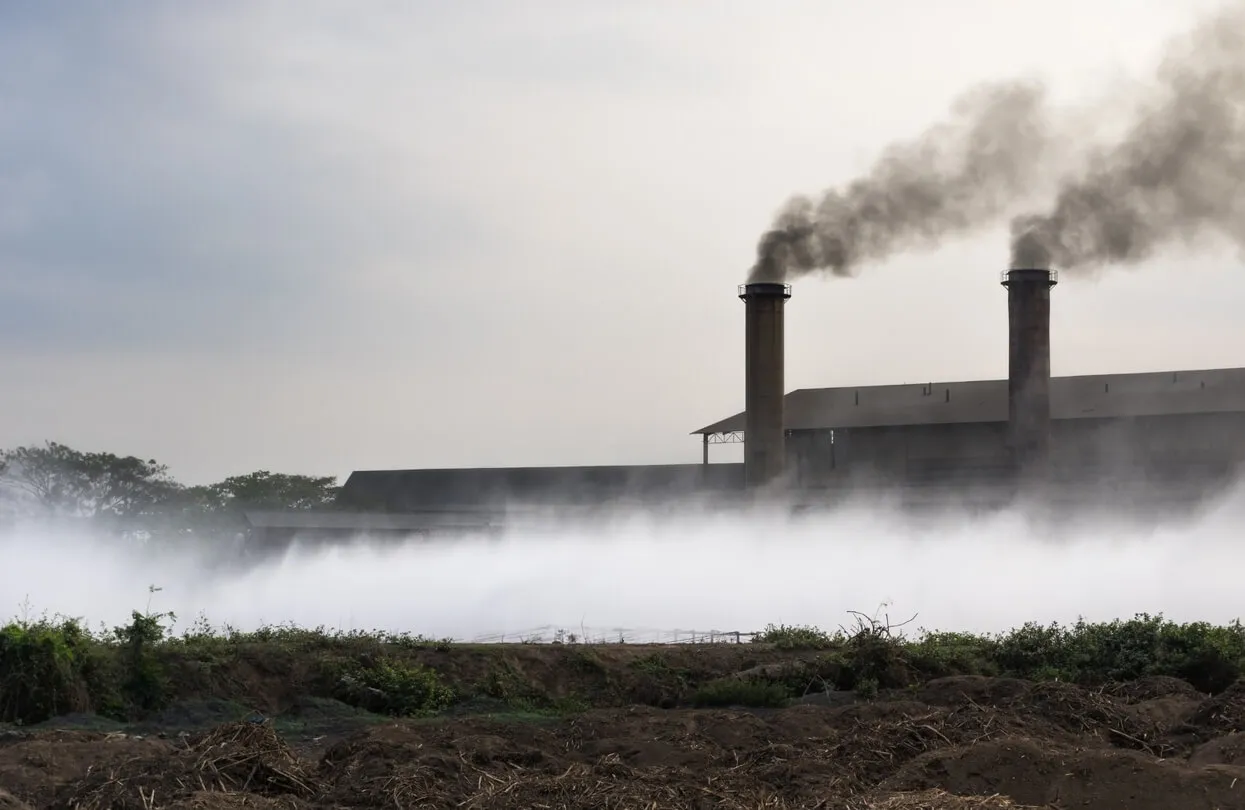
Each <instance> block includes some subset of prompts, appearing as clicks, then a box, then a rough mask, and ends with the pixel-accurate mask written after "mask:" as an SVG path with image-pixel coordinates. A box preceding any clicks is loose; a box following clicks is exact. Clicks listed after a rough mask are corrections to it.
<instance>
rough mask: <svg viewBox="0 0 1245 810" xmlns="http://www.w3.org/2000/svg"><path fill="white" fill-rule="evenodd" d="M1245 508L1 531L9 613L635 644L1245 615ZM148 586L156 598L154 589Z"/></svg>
mask: <svg viewBox="0 0 1245 810" xmlns="http://www.w3.org/2000/svg"><path fill="white" fill-rule="evenodd" d="M1242 511H1245V491H1241V490H1237V491H1235V492H1234V493H1233V494H1231V495H1230V496H1228V497H1226V498H1225V499H1223V500H1221V501H1220V502H1218V503H1216V504H1214V505H1213V506H1212V507H1211V508H1210V509H1209V510H1208V511H1207V512H1206V513H1205V514H1202V515H1200V516H1197V517H1192V516H1185V517H1180V516H1171V518H1172V519H1171V520H1170V521H1165V522H1160V523H1159V524H1155V523H1154V522H1150V521H1140V520H1133V519H1131V517H1132V516H1130V515H1126V514H1118V513H1115V514H1112V513H1105V512H1104V513H1099V514H1086V515H1081V516H1079V517H1077V518H1076V519H1075V520H1073V521H1071V522H1067V521H1060V522H1059V523H1050V522H1049V521H1041V522H1037V521H1034V520H1031V519H1030V518H1029V517H1028V516H1026V514H1025V513H1024V512H1023V511H1022V510H1011V511H1008V512H1003V513H998V514H995V515H992V516H984V517H968V516H966V515H965V514H963V513H956V512H948V513H945V514H942V515H941V516H925V517H917V518H914V517H900V516H899V515H898V513H897V512H894V511H892V510H889V509H887V508H886V504H878V503H867V502H863V501H861V502H858V503H856V504H854V505H853V506H852V507H850V508H846V509H842V510H839V511H836V512H834V513H831V514H828V515H819V516H815V517H805V518H800V519H796V520H792V519H790V518H787V519H782V518H779V517H776V516H775V514H773V513H766V512H763V511H758V512H752V513H739V514H722V513H721V512H720V511H719V512H718V513H717V514H704V513H695V512H691V511H689V512H686V513H684V514H683V515H681V516H669V515H667V516H664V517H655V516H652V515H645V514H642V513H634V512H632V513H620V514H618V515H616V516H615V517H614V518H613V519H612V520H605V521H602V520H594V521H592V522H591V523H590V524H587V523H585V524H583V525H574V524H572V523H569V522H566V521H560V522H555V521H550V522H547V523H541V524H538V525H534V526H529V527H526V528H514V529H511V530H509V531H508V532H507V533H506V535H505V536H504V537H502V538H500V539H498V540H494V541H489V540H486V539H484V538H474V539H467V540H459V541H454V542H443V543H436V544H431V545H429V544H413V543H408V544H396V543H389V544H373V545H368V544H366V543H363V542H359V543H356V544H349V545H346V544H343V545H338V546H334V547H331V548H328V549H321V550H311V549H300V548H297V547H295V548H293V549H291V550H289V551H288V553H286V554H285V555H284V556H281V557H278V558H275V559H272V560H270V561H268V562H266V563H263V564H261V565H259V566H257V567H251V568H246V569H244V570H238V569H233V568H216V570H213V568H214V567H217V566H219V565H220V563H221V558H222V557H223V556H224V555H222V553H221V552H220V550H219V549H216V550H201V551H198V552H196V551H192V550H183V551H174V550H169V549H165V550H164V551H162V552H161V553H160V554H154V555H153V554H152V553H151V552H150V551H149V550H144V549H142V548H138V547H135V546H128V547H126V546H119V545H116V544H115V543H108V542H104V541H101V540H100V539H99V538H92V537H86V536H74V535H73V534H67V533H64V532H48V531H46V530H37V531H34V530H26V531H23V530H21V529H19V530H18V531H17V532H16V533H15V534H14V533H10V534H5V535H0V556H2V557H3V559H4V560H5V562H6V565H5V566H3V568H0V597H3V598H4V599H5V600H6V601H9V600H11V602H12V604H11V609H12V610H13V612H14V614H16V615H21V611H22V610H25V611H27V612H26V615H27V616H28V617H30V618H33V617H35V616H37V615H38V614H40V613H43V612H47V613H60V614H64V615H69V616H80V617H83V618H85V619H86V620H87V621H89V622H90V623H91V624H92V625H95V624H97V623H99V622H104V623H106V624H108V626H113V625H116V624H121V623H124V622H125V621H126V620H127V619H128V617H129V614H130V611H131V610H135V609H137V610H146V609H150V610H153V611H167V610H172V611H174V612H176V613H177V614H178V617H179V624H178V628H180V629H185V628H187V627H189V626H190V625H191V624H193V622H194V621H195V620H196V618H197V617H199V616H202V617H203V618H204V619H205V620H206V621H208V622H209V623H211V624H213V625H215V626H217V627H219V626H222V625H226V624H228V625H232V626H234V627H236V628H238V629H242V630H247V629H254V628H256V627H258V626H261V625H264V624H287V623H293V624H296V625H299V626H303V627H315V626H319V625H325V626H327V627H330V628H337V629H342V630H352V629H354V630H372V629H385V630H390V631H394V632H412V633H422V634H425V635H430V636H436V637H446V636H448V637H452V638H456V639H459V640H489V641H499V640H504V639H508V640H510V641H519V640H522V639H524V638H529V637H531V636H534V635H542V636H543V638H544V640H545V641H549V640H551V639H552V637H553V632H554V631H555V630H557V629H561V630H564V631H566V632H568V633H574V634H576V635H579V636H580V637H585V638H588V639H590V640H598V641H599V640H606V641H616V640H617V639H618V638H619V637H620V636H622V637H623V638H626V639H627V640H629V641H632V642H642V641H674V640H677V639H678V638H680V637H681V638H683V639H684V640H687V638H688V636H689V632H690V631H701V632H706V631H712V630H718V631H728V632H729V631H742V632H748V631H754V630H759V629H761V628H763V627H764V626H765V625H766V624H767V623H770V622H774V623H779V624H782V623H785V624H811V625H817V626H821V627H823V628H827V629H834V628H836V627H838V626H840V625H851V624H852V623H853V619H852V617H851V616H850V615H849V614H848V611H853V610H856V611H862V612H864V613H867V614H869V613H874V612H875V611H878V609H879V607H880V606H881V605H882V604H883V603H886V605H887V607H885V609H884V611H883V612H884V613H889V615H890V617H891V619H892V621H894V622H896V623H898V622H900V621H902V620H905V619H908V618H910V617H911V615H912V614H919V615H918V617H917V621H915V622H913V624H912V626H910V627H908V628H906V629H907V630H908V631H912V630H915V629H917V628H918V627H925V628H928V629H936V630H956V631H1001V630H1005V629H1008V628H1011V627H1016V626H1019V625H1021V624H1023V623H1025V622H1028V621H1036V622H1040V623H1046V622H1051V621H1060V622H1072V621H1075V620H1076V619H1077V618H1078V617H1085V618H1086V619H1088V620H1091V621H1094V620H1098V621H1110V620H1112V619H1116V618H1121V617H1129V616H1132V615H1134V614H1135V613H1140V612H1149V613H1151V614H1158V613H1162V614H1164V615H1165V616H1167V617H1168V618H1170V619H1173V620H1177V621H1211V622H1218V623H1224V622H1228V621H1231V620H1232V619H1235V618H1237V617H1239V616H1240V601H1239V590H1240V589H1239V571H1240V567H1241V565H1245V549H1242V547H1241V545H1240V543H1239V541H1238V537H1239V532H1238V527H1239V525H1240V521H1241V513H1242ZM1208 560H1209V561H1213V564H1208V562H1207V561H1208ZM152 585H154V586H157V587H159V588H161V590H160V591H159V592H157V593H155V594H149V593H148V590H147V589H148V587H149V586H152ZM22 602H24V603H25V604H26V605H27V607H22V605H21V604H19V603H22ZM676 631H681V633H676Z"/></svg>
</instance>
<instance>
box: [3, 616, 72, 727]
mask: <svg viewBox="0 0 1245 810" xmlns="http://www.w3.org/2000/svg"><path fill="white" fill-rule="evenodd" d="M91 641H92V639H91V635H90V633H88V632H87V631H86V630H85V629H83V627H82V625H81V624H80V623H79V622H78V621H76V620H74V619H61V620H60V621H49V620H47V619H40V620H39V621H36V622H25V621H22V622H12V623H10V624H8V625H7V626H5V627H4V628H3V629H0V722H6V723H19V724H30V723H41V722H43V721H44V720H47V719H49V718H52V717H56V716H57V715H60V714H67V713H69V712H78V711H85V710H86V709H88V708H89V703H90V699H89V695H88V693H87V688H86V683H85V678H84V669H85V668H86V666H87V661H88V658H89V656H90V652H91Z"/></svg>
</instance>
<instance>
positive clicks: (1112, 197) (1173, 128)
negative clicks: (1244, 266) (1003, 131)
mask: <svg viewBox="0 0 1245 810" xmlns="http://www.w3.org/2000/svg"><path fill="white" fill-rule="evenodd" d="M1213 232H1218V233H1219V234H1221V235H1224V236H1227V237H1229V238H1230V239H1232V240H1234V241H1235V242H1236V244H1237V245H1238V246H1240V245H1245V3H1240V2H1238V3H1233V4H1232V5H1230V6H1228V7H1225V8H1223V9H1221V10H1220V11H1219V12H1217V13H1216V14H1215V15H1213V16H1212V17H1210V18H1208V19H1207V20H1205V21H1203V22H1201V23H1200V24H1199V25H1198V26H1197V27H1196V28H1195V29H1194V30H1193V31H1192V32H1191V33H1189V34H1186V35H1184V36H1182V37H1180V38H1178V39H1176V40H1174V41H1173V42H1172V43H1171V44H1170V45H1169V46H1168V48H1167V51H1166V55H1165V58H1164V59H1163V61H1162V63H1161V64H1160V67H1159V69H1158V72H1157V75H1156V81H1155V82H1154V86H1153V92H1152V93H1151V94H1149V98H1147V100H1146V102H1145V103H1144V104H1143V105H1142V106H1141V109H1140V110H1138V113H1137V116H1136V118H1135V120H1134V121H1133V122H1132V123H1131V125H1130V126H1129V127H1128V129H1127V130H1126V133H1125V135H1124V137H1123V139H1122V140H1120V141H1119V142H1117V143H1115V144H1111V145H1109V146H1107V147H1104V148H1099V149H1096V150H1094V152H1093V153H1092V154H1091V157H1090V160H1089V163H1088V169H1087V170H1086V171H1085V172H1083V173H1081V174H1079V175H1077V176H1074V177H1071V178H1068V179H1067V180H1065V181H1064V182H1063V183H1062V184H1061V186H1060V188H1059V192H1058V194H1057V196H1056V198H1055V202H1054V205H1052V206H1051V207H1050V208H1049V210H1048V211H1047V212H1046V213H1044V214H1033V215H1027V216H1021V217H1017V218H1016V219H1015V220H1013V221H1012V245H1011V247H1012V256H1011V266H1012V267H1029V268H1050V267H1056V268H1059V269H1064V270H1088V269H1092V268H1095V267H1101V266H1103V265H1108V264H1132V263H1135V262H1140V261H1144V260H1146V259H1147V258H1149V257H1150V256H1151V255H1153V253H1154V252H1155V251H1156V250H1157V249H1159V248H1161V247H1164V246H1166V245H1169V244H1175V243H1180V242H1184V243H1186V244H1193V243H1195V242H1197V241H1198V240H1200V239H1201V238H1202V237H1205V236H1207V235H1208V234H1210V233H1213Z"/></svg>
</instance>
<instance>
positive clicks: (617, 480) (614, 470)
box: [338, 464, 744, 513]
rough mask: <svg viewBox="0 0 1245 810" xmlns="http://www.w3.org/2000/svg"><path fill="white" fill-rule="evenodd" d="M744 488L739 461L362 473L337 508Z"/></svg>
mask: <svg viewBox="0 0 1245 810" xmlns="http://www.w3.org/2000/svg"><path fill="white" fill-rule="evenodd" d="M743 487H744V468H743V465H742V464H711V465H706V464H655V465H634V466H609V467H486V468H462V469H428V470H362V471H359V472H355V473H352V474H351V475H350V477H349V478H347V479H346V483H345V484H344V485H343V486H342V490H341V494H340V495H339V497H338V503H339V505H340V506H342V507H344V508H346V509H353V510H376V511H382V512H416V511H436V510H440V511H443V512H448V513H459V512H473V511H479V510H486V511H489V510H495V511H502V510H507V509H513V508H515V507H516V506H527V507H534V508H536V507H542V506H559V507H561V506H594V505H599V504H601V503H603V502H607V501H608V502H614V503H619V502H622V503H625V502H627V501H639V502H644V503H653V502H660V501H663V500H686V499H688V498H693V497H696V496H698V495H701V494H706V493H714V492H722V493H725V492H735V491H739V490H742V489H743Z"/></svg>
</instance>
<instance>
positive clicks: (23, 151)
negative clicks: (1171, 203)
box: [0, 0, 1245, 482]
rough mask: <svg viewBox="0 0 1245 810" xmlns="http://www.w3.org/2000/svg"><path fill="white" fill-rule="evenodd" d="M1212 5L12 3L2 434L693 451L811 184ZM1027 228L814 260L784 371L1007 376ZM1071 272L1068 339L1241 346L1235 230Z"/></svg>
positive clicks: (400, 456) (631, 453)
mask: <svg viewBox="0 0 1245 810" xmlns="http://www.w3.org/2000/svg"><path fill="white" fill-rule="evenodd" d="M1213 5H1214V3H1213V2H1191V0H1088V1H1087V0H1008V2H1007V3H1000V2H998V0H943V2H940V3H929V2H925V0H876V1H875V2H872V3H856V2H850V3H849V2H847V0H817V1H816V2H814V1H813V0H809V2H797V1H796V0H773V1H772V2H767V3H758V2H728V1H727V0H713V1H712V2H710V0H703V1H698V2H694V1H693V0H687V1H686V2H680V3H671V2H669V0H660V1H659V0H653V2H648V0H627V2H626V3H621V2H605V0H599V1H596V2H589V0H565V2H551V1H549V2H541V1H539V0H529V1H528V2H523V3H518V2H512V1H509V0H508V1H507V2H502V0H457V1H456V2H452V3H451V2H441V3H433V2H416V1H415V0H407V1H406V2H397V1H396V0H395V1H394V2H382V1H381V0H372V2H368V3H359V2H346V0H338V1H337V2H326V1H324V0H297V2H295V1H294V0H290V1H289V2H261V1H260V0H230V1H229V2H222V1H221V0H213V2H199V3H178V4H157V3H150V2H137V0H135V1H132V2H108V3H105V2H103V0H98V2H68V1H67V0H63V1H61V2H54V1H53V0H43V2H38V3H0V373H2V375H3V376H2V377H0V386H2V387H0V391H2V392H3V393H2V395H0V397H2V399H0V401H2V402H3V408H0V445H3V446H13V445H16V444H20V443H26V442H38V441H42V440H44V439H55V440H59V441H62V442H65V443H68V444H70V445H73V446H77V447H81V448H83V449H101V450H112V451H115V452H119V453H125V454H128V453H133V454H136V455H141V456H147V457H155V458H158V459H160V460H162V461H164V462H166V463H168V464H169V465H171V467H172V470H173V472H174V474H175V475H177V476H178V477H179V478H181V479H183V480H186V481H190V482H197V481H203V480H209V479H215V478H218V477H221V476H224V475H229V474H233V473H240V472H246V471H249V470H253V469H256V468H268V469H273V470H281V471H289V472H307V473H318V474H345V473H347V472H349V471H350V470H351V469H367V468H387V467H436V466H472V465H505V466H522V465H543V464H594V463H599V464H617V463H662V462H680V461H696V460H698V459H699V452H700V449H699V444H698V442H697V440H696V438H695V437H691V436H688V435H687V434H688V432H689V431H691V430H694V429H695V428H698V427H700V426H702V425H704V424H707V423H709V422H712V421H715V420H717V419H720V418H722V417H725V416H728V415H730V414H732V413H734V412H736V411H738V410H740V409H741V408H742V406H743V387H742V380H743V355H742V352H741V347H742V343H743V305H742V304H741V303H740V302H739V301H738V300H737V299H736V298H735V285H736V284H737V283H739V282H740V281H742V280H743V278H744V276H745V274H746V273H747V270H748V267H749V266H750V264H751V261H752V259H753V257H754V251H755V246H756V242H757V238H758V236H759V235H760V234H761V232H762V231H763V230H764V229H765V227H766V226H767V225H768V224H769V222H770V221H771V218H772V217H773V215H774V213H775V212H776V211H777V209H778V208H779V207H780V206H781V204H782V203H783V202H784V201H785V200H786V199H787V198H788V197H789V196H791V195H792V194H794V193H815V192H817V191H820V190H821V189H823V188H826V187H829V186H834V185H839V184H841V183H844V182H847V181H849V180H850V179H851V178H852V177H853V176H854V175H855V174H857V173H859V172H861V171H863V170H865V169H867V168H868V166H869V164H870V163H871V162H872V160H873V159H874V158H875V157H876V155H877V154H878V152H879V151H880V150H881V148H882V147H883V146H884V145H885V144H886V143H887V142H888V141H891V140H894V139H900V138H908V137H911V136H913V135H915V134H917V133H919V132H920V130H921V129H923V128H924V127H925V126H927V125H928V124H929V123H931V122H932V121H934V120H936V119H937V118H939V117H940V116H942V115H943V114H944V112H945V111H946V109H947V108H948V106H949V104H950V103H951V102H952V101H953V100H954V99H955V97H956V96H958V95H959V94H960V93H961V92H963V91H964V90H966V89H968V88H969V87H971V86H972V85H974V84H976V83H978V82H981V81H986V80H997V79H1006V78H1011V77H1023V76H1032V77H1036V78H1041V79H1044V80H1046V81H1048V82H1049V84H1050V86H1051V90H1052V93H1053V96H1054V97H1055V99H1056V101H1057V102H1059V103H1068V104H1085V103H1096V102H1095V101H1094V100H1095V99H1101V98H1104V97H1108V96H1109V94H1110V93H1112V92H1113V88H1122V87H1127V86H1129V82H1131V81H1135V80H1139V79H1143V78H1144V77H1145V76H1146V74H1147V73H1148V72H1149V71H1150V70H1151V69H1152V68H1153V66H1154V64H1155V61H1156V59H1157V57H1158V53H1159V49H1160V47H1161V45H1162V43H1163V40H1164V39H1165V38H1166V37H1168V36H1170V35H1172V34H1173V33H1178V32H1179V31H1180V30H1181V29H1183V28H1185V27H1187V26H1189V25H1190V24H1191V23H1192V22H1193V20H1194V19H1195V17H1196V15H1197V13H1198V10H1199V9H1205V8H1207V7H1211V6H1213ZM1006 262H1007V238H1006V231H1005V228H1004V227H1002V226H1000V227H999V228H998V229H997V230H995V231H991V232H989V233H985V234H979V235H977V236H975V237H973V238H972V239H966V240H960V241H956V242H953V243H949V244H946V245H944V246H943V247H942V248H941V249H939V250H937V251H933V252H927V253H921V254H915V255H909V256H905V257H901V258H899V259H896V260H894V261H891V262H889V263H887V264H885V265H882V266H877V267H867V268H864V270H863V272H862V275H861V276H860V277H859V278H857V279H852V280H823V279H820V278H810V279H802V280H801V281H800V283H798V284H797V286H796V288H795V294H794V297H793V298H792V300H791V302H790V304H789V305H788V333H787V334H788V337H787V340H788V343H787V345H788V350H787V351H788V365H787V382H788V387H789V388H791V389H794V388H799V387H814V386H835V385H855V384H872V383H892V382H918V381H919V382H925V381H930V380H935V381H936V380H956V379H975V378H996V377H1001V376H1004V375H1005V374H1006V339H1007V335H1006V307H1005V293H1004V291H1003V289H1002V288H1001V287H1000V286H999V285H998V274H999V272H1000V271H1001V270H1003V269H1005V265H1006ZM1054 295H1055V299H1054V310H1053V312H1054V314H1053V317H1052V320H1053V332H1054V334H1053V344H1054V345H1053V367H1054V373H1056V374H1076V373H1096V372H1112V371H1141V370H1159V369H1168V368H1206V367H1217V366H1238V365H1245V335H1243V334H1242V332H1241V330H1240V327H1239V317H1240V316H1239V312H1240V311H1241V309H1242V307H1243V306H1245V273H1242V268H1241V261H1240V259H1239V257H1238V256H1237V255H1236V254H1235V253H1234V252H1233V251H1230V250H1226V249H1225V250H1222V251H1219V252H1211V253H1207V254H1204V255H1201V256H1197V257H1192V258H1190V257H1188V256H1184V255H1179V254H1172V255H1170V256H1165V257H1163V258H1162V259H1160V260H1156V261H1154V262H1151V263H1150V264H1148V265H1146V266H1142V267H1139V268H1136V269H1131V270H1126V271H1119V272H1114V273H1108V274H1105V275H1103V276H1102V277H1100V278H1097V279H1094V280H1080V281H1072V280H1068V281H1065V283H1063V284H1061V285H1060V286H1059V287H1058V288H1057V289H1056V291H1055V293H1054ZM719 450H724V452H723V453H721V454H720V455H719V456H718V458H720V459H722V460H726V459H728V458H731V454H730V452H729V450H730V448H719Z"/></svg>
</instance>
